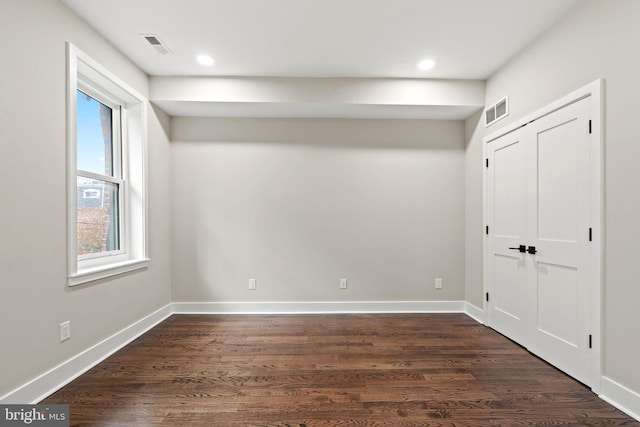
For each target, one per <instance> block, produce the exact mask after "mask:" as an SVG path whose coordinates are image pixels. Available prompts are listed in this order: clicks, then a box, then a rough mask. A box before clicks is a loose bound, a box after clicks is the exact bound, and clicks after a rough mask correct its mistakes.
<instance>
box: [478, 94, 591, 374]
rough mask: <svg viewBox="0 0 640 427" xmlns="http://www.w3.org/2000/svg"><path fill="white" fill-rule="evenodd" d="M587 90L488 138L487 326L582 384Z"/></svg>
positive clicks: (585, 365) (585, 358) (585, 369)
mask: <svg viewBox="0 0 640 427" xmlns="http://www.w3.org/2000/svg"><path fill="white" fill-rule="evenodd" d="M589 103H590V97H587V98H585V99H582V100H579V101H577V102H575V103H573V104H570V105H568V106H566V107H564V108H562V109H560V110H557V111H555V112H553V113H551V114H548V115H546V116H543V117H541V118H539V119H537V120H535V121H533V122H531V123H529V124H528V125H526V126H523V127H521V128H519V129H517V130H515V131H513V132H511V133H508V134H506V135H504V136H502V137H499V138H498V139H496V140H494V141H492V142H490V143H489V144H488V145H487V159H488V170H487V194H486V197H487V218H488V225H489V233H488V242H487V251H488V254H487V255H488V257H489V260H488V261H489V262H488V263H487V266H488V272H487V273H488V283H487V291H488V321H489V326H490V327H492V328H494V329H495V330H497V331H498V332H500V333H502V334H504V335H506V336H507V337H509V338H511V339H512V340H514V341H516V342H518V343H519V344H521V345H522V346H524V347H526V348H527V349H528V350H529V351H531V352H532V353H534V354H536V355H538V356H540V357H541V358H542V359H545V360H546V361H548V362H549V363H551V364H552V365H554V366H556V367H558V368H559V369H561V370H563V371H565V372H566V373H568V374H569V375H571V376H573V377H574V378H576V379H577V380H579V381H582V382H584V383H586V384H588V383H589V355H590V349H589V347H590V336H589V324H590V322H589V305H590V304H589V294H590V285H589V284H590V265H589V260H590V253H589V251H590V233H591V230H590V227H591V224H590V212H591V209H590V193H589V192H590V182H589V179H590V170H589V167H590V157H589V156H590V154H589V153H590V148H589V142H590V125H591V123H590V121H589V112H590V105H589Z"/></svg>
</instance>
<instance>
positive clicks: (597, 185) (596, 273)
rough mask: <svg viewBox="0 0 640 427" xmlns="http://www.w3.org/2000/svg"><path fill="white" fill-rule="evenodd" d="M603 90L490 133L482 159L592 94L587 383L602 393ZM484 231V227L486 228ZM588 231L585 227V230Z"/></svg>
mask: <svg viewBox="0 0 640 427" xmlns="http://www.w3.org/2000/svg"><path fill="white" fill-rule="evenodd" d="M603 91H604V80H603V79H598V80H595V81H593V82H591V83H589V84H588V85H586V86H583V87H582V88H580V89H578V90H576V91H574V92H571V93H570V94H568V95H565V96H563V97H562V98H560V99H558V100H556V101H554V102H552V103H550V104H548V105H546V106H544V107H542V108H540V109H538V110H536V111H535V112H533V113H530V114H528V115H526V116H525V117H523V118H521V119H518V120H516V121H514V122H512V123H511V124H508V125H506V126H504V127H503V128H501V129H499V130H497V131H495V132H492V133H490V134H489V135H487V136H485V137H484V138H482V156H483V161H485V160H484V159H487V144H489V143H490V142H491V141H494V140H496V139H497V138H500V137H502V136H504V135H506V134H509V133H511V132H513V131H515V130H516V129H519V128H521V127H523V126H526V125H527V124H528V123H531V122H532V121H535V120H537V119H539V118H541V117H544V116H546V115H549V114H551V113H553V112H555V111H557V110H560V109H562V108H564V107H566V106H567V105H570V104H573V103H574V102H576V101H579V100H581V99H584V98H587V97H591V103H590V105H591V111H590V116H591V147H590V148H591V150H590V156H591V158H590V167H589V168H590V171H589V176H590V181H591V182H590V188H589V193H590V195H589V201H590V204H591V218H592V221H593V223H592V230H593V232H592V243H591V266H592V269H593V270H592V276H591V280H590V283H589V289H590V295H589V300H590V305H589V323H590V325H589V326H590V332H591V335H592V346H593V348H592V353H591V357H590V362H589V364H590V372H589V374H590V381H589V384H587V385H588V386H589V387H591V390H593V391H594V392H595V393H600V390H601V383H602V372H603V371H602V359H603V353H604V349H603V343H604V340H603V339H602V331H603V325H602V301H603V298H602V289H603V277H604V276H603V274H604V267H603V262H602V261H603V249H602V248H603V241H604V202H603V195H604V176H603V170H604V155H603V151H604V144H603V142H604V129H603V123H604V120H603V118H604V116H603ZM487 194H488V193H487V168H486V167H484V168H483V173H482V200H483V206H482V220H483V224H484V225H486V224H488V222H487V221H488V215H487V209H488V204H487ZM483 231H484V230H483ZM585 232H586V230H585ZM488 262H489V257H488V236H487V233H484V232H483V280H482V282H483V286H482V297H483V298H482V301H483V307H482V308H483V320H484V323H485V325H488V321H489V309H488V304H487V298H486V293H487V292H488V289H489V288H488V284H489V277H488V271H489V268H488Z"/></svg>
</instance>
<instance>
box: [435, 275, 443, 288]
mask: <svg viewBox="0 0 640 427" xmlns="http://www.w3.org/2000/svg"><path fill="white" fill-rule="evenodd" d="M436 289H442V278H441V277H436Z"/></svg>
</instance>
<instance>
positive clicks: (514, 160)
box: [488, 131, 527, 341]
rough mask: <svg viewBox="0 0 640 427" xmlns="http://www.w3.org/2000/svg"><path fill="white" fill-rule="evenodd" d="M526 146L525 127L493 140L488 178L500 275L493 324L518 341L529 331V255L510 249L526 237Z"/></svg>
mask: <svg viewBox="0 0 640 427" xmlns="http://www.w3.org/2000/svg"><path fill="white" fill-rule="evenodd" d="M524 149H525V147H524V145H523V143H522V140H521V134H520V132H517V131H516V132H513V133H511V134H509V135H507V136H505V137H504V138H503V139H501V140H500V141H496V142H495V143H492V144H491V145H490V151H489V161H490V163H491V165H492V167H491V169H490V176H489V180H488V193H489V199H490V200H491V201H492V203H490V205H489V208H488V215H489V218H490V219H489V227H490V228H491V229H492V230H494V231H493V232H492V233H491V234H490V239H489V253H490V256H491V258H492V262H490V264H489V270H490V272H489V274H490V275H491V276H492V277H494V280H493V281H492V286H491V287H490V288H489V294H490V295H494V298H490V299H489V309H488V310H489V325H491V326H492V327H493V328H494V329H496V330H498V331H500V332H501V333H502V334H504V335H506V336H508V337H509V338H511V339H513V340H515V341H522V340H524V339H525V334H526V316H525V314H526V313H525V311H526V308H527V307H526V304H525V300H524V299H523V298H521V296H522V295H523V294H524V293H525V291H526V289H525V283H526V277H527V276H526V274H527V272H526V269H525V264H524V255H523V254H522V253H520V252H519V251H517V250H513V249H509V248H514V247H518V246H519V245H522V244H524V242H525V240H526V215H527V200H526V195H525V194H524V193H523V191H522V189H523V188H524V187H525V185H526V176H527V174H526V156H525V151H524Z"/></svg>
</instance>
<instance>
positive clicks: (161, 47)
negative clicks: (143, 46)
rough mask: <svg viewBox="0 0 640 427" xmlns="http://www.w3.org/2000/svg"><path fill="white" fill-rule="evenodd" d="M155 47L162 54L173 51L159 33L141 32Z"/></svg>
mask: <svg viewBox="0 0 640 427" xmlns="http://www.w3.org/2000/svg"><path fill="white" fill-rule="evenodd" d="M140 35H141V36H142V37H143V38H144V39H145V40H146V41H147V43H149V44H150V45H151V46H153V48H154V49H155V50H156V51H158V52H159V53H160V54H162V55H166V54H167V53H169V52H171V51H170V50H169V48H168V47H167V45H166V44H164V42H163V41H162V40H160V38H159V37H158V35H157V34H140Z"/></svg>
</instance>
